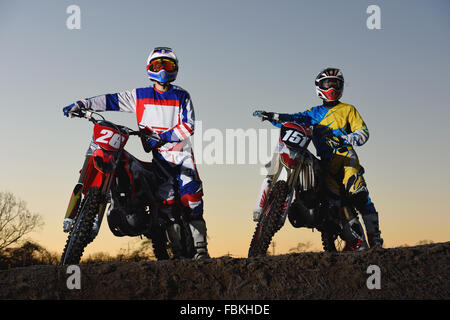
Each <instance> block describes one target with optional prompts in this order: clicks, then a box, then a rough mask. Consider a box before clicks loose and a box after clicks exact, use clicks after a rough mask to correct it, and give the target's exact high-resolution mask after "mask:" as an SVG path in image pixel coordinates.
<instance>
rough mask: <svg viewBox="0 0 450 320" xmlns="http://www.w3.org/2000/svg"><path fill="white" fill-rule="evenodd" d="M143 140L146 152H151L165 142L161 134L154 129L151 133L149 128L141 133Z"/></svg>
mask: <svg viewBox="0 0 450 320" xmlns="http://www.w3.org/2000/svg"><path fill="white" fill-rule="evenodd" d="M141 140H142V145H143V146H144V151H145V152H150V151H152V150H153V149H155V148H158V147H160V146H162V145H163V144H164V142H163V141H162V139H161V136H160V135H159V134H157V133H156V132H153V131H151V132H150V133H149V132H148V130H147V132H145V133H142V134H141Z"/></svg>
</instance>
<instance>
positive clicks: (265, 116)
mask: <svg viewBox="0 0 450 320" xmlns="http://www.w3.org/2000/svg"><path fill="white" fill-rule="evenodd" d="M255 113H257V114H258V115H259V116H261V121H265V120H267V121H270V122H272V121H274V120H275V121H278V116H279V115H278V113H274V112H266V111H262V110H261V111H255Z"/></svg>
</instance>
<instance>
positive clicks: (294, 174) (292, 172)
mask: <svg viewBox="0 0 450 320" xmlns="http://www.w3.org/2000/svg"><path fill="white" fill-rule="evenodd" d="M302 168H303V162H302V164H301V165H299V166H297V167H296V168H294V169H287V168H286V170H287V180H286V183H287V185H288V190H289V193H288V195H287V197H286V200H285V202H284V208H283V211H282V214H281V217H280V221H279V228H281V227H282V226H283V225H284V223H285V222H286V218H287V213H288V211H289V207H290V206H291V203H292V199H293V198H294V192H295V186H296V184H297V182H298V177H299V174H300V171H301V170H302ZM281 170H282V166H281V164H280V166H279V168H278V171H277V173H276V174H275V175H274V177H273V179H272V181H271V185H270V187H269V188H270V189H269V190H271V189H272V187H273V185H274V184H275V182H276V181H277V180H278V177H279V176H280V173H281Z"/></svg>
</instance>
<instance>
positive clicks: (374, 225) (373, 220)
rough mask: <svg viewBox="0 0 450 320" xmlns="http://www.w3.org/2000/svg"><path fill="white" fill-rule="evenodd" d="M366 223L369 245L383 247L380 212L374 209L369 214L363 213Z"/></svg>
mask: <svg viewBox="0 0 450 320" xmlns="http://www.w3.org/2000/svg"><path fill="white" fill-rule="evenodd" d="M362 218H363V221H364V225H365V226H366V232H367V240H368V242H369V246H370V247H371V248H373V247H382V246H383V239H382V238H381V231H380V227H379V220H378V212H376V211H374V212H371V213H367V214H362Z"/></svg>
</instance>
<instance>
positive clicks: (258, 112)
mask: <svg viewBox="0 0 450 320" xmlns="http://www.w3.org/2000/svg"><path fill="white" fill-rule="evenodd" d="M253 116H254V117H258V118H262V117H263V115H262V111H260V110H256V111H254V112H253Z"/></svg>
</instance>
